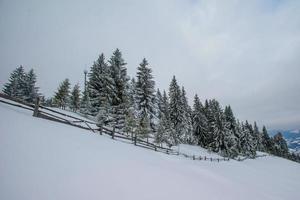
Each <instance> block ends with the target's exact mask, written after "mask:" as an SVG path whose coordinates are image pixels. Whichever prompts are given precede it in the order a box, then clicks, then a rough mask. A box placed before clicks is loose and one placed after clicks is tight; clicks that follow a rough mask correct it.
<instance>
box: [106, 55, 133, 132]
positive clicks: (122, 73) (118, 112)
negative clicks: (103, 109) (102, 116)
mask: <svg viewBox="0 0 300 200" xmlns="http://www.w3.org/2000/svg"><path fill="white" fill-rule="evenodd" d="M109 64H110V73H111V78H112V81H113V84H114V89H113V90H112V91H111V94H110V96H111V107H110V109H109V116H110V118H111V120H110V124H111V125H112V126H115V127H116V128H118V129H123V128H124V125H125V115H126V105H128V93H127V92H128V87H129V85H128V80H129V77H128V76H127V69H126V67H125V65H126V63H125V62H124V59H123V58H122V53H121V51H120V50H119V49H116V50H115V51H114V52H113V55H112V56H111V58H110V60H109Z"/></svg>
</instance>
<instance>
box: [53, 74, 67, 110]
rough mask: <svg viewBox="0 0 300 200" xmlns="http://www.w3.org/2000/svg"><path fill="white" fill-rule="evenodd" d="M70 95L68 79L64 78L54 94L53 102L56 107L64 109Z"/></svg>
mask: <svg viewBox="0 0 300 200" xmlns="http://www.w3.org/2000/svg"><path fill="white" fill-rule="evenodd" d="M69 96H70V82H69V79H67V78H66V79H65V80H64V81H63V82H62V83H61V84H60V85H59V87H58V89H57V92H55V95H54V103H55V105H56V106H57V107H60V108H62V109H65V108H66V106H67V105H68V103H69Z"/></svg>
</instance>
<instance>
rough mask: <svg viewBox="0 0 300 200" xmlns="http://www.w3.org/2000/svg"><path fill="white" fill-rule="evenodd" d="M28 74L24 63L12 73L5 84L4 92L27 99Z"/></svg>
mask: <svg viewBox="0 0 300 200" xmlns="http://www.w3.org/2000/svg"><path fill="white" fill-rule="evenodd" d="M25 88H26V75H25V72H24V68H23V66H22V65H20V66H19V67H17V68H16V69H15V70H14V71H13V72H12V73H11V74H10V77H9V80H8V83H6V84H5V85H4V89H3V93H4V94H7V95H8V96H11V97H15V98H18V99H25V97H24V95H25Z"/></svg>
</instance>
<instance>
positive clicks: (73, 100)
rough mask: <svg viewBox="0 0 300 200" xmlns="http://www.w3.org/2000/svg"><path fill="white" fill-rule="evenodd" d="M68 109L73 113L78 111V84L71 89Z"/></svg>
mask: <svg viewBox="0 0 300 200" xmlns="http://www.w3.org/2000/svg"><path fill="white" fill-rule="evenodd" d="M70 108H71V109H72V111H74V112H77V110H78V109H80V88H79V84H78V83H77V84H76V85H75V86H74V87H73V90H72V92H71V97H70Z"/></svg>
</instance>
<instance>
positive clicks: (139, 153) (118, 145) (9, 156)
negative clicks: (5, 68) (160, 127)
mask: <svg viewBox="0 0 300 200" xmlns="http://www.w3.org/2000/svg"><path fill="white" fill-rule="evenodd" d="M180 148H181V151H183V152H195V151H198V149H195V147H189V146H187V145H184V146H181V147H180ZM199 152H200V153H203V152H204V151H201V150H200V151H199ZM215 156H217V155H215ZM299 172H300V165H299V164H298V163H295V162H292V161H289V160H286V159H282V158H278V157H273V156H267V157H262V158H258V159H255V160H246V161H243V162H238V161H234V160H231V161H229V162H220V163H217V162H204V161H193V160H189V159H185V158H183V157H180V156H172V155H166V154H162V153H158V152H154V151H149V150H147V149H143V148H138V147H135V146H134V145H130V144H126V143H123V142H120V141H114V140H112V139H110V138H109V137H106V136H100V135H97V134H93V133H92V132H90V131H86V130H82V129H78V128H76V127H71V126H68V125H64V124H60V123H56V122H51V121H47V120H44V119H40V118H33V117H32V112H31V111H26V110H22V109H19V108H14V107H11V106H9V105H4V104H1V103H0V199H5V200H11V199H22V200H29V199H30V200H35V199H39V200H40V199H43V200H47V199H49V200H50V199H51V200H52V199H56V200H57V199H72V200H76V199H89V200H93V199H97V200H98V199H105V200H108V199H130V200H132V199H137V200H143V199H149V200H153V199H164V200H167V199H172V200H176V199H223V200H224V199H225V200H226V199H228V200H233V199H249V200H250V199H251V200H252V199H256V200H258V199H264V200H267V199H270V200H276V199H280V200H282V199H287V200H290V199H298V198H299V195H298V194H299V192H298V190H299V187H300V173H299Z"/></svg>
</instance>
